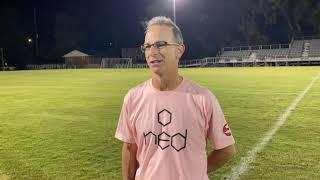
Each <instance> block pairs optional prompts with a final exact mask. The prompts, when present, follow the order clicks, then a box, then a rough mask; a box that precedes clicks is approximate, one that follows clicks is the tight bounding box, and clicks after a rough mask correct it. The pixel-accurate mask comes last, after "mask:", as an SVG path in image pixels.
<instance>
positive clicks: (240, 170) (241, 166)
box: [225, 75, 320, 180]
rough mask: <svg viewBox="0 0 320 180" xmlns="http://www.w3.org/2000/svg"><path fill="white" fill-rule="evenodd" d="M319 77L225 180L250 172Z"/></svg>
mask: <svg viewBox="0 0 320 180" xmlns="http://www.w3.org/2000/svg"><path fill="white" fill-rule="evenodd" d="M319 76H320V75H318V76H317V77H315V78H314V79H313V80H312V81H311V83H310V84H309V85H308V86H307V87H306V88H305V89H304V91H303V92H301V93H300V95H299V96H298V97H297V98H296V99H295V100H294V101H293V102H292V103H291V105H290V106H289V107H288V108H287V109H286V111H285V112H284V113H283V114H282V115H281V116H279V117H278V119H277V120H276V122H275V124H274V125H273V126H272V128H271V129H270V130H269V131H268V132H267V133H266V134H265V135H264V136H263V138H262V139H261V141H260V142H259V143H258V144H257V145H255V146H254V147H253V148H252V149H251V150H250V151H249V152H248V154H247V156H245V157H243V158H241V160H240V162H239V163H238V164H237V165H235V166H234V167H233V168H232V169H231V172H230V173H229V174H228V175H226V176H225V179H230V180H236V179H240V176H241V175H242V174H243V173H244V172H246V171H247V170H248V168H249V165H250V163H252V162H253V161H254V159H255V158H256V155H257V153H258V152H260V151H261V150H262V149H263V148H264V147H265V146H266V145H267V144H268V142H269V141H270V140H271V139H272V136H273V135H274V134H275V133H276V132H277V131H278V129H279V128H280V127H281V126H282V125H283V124H284V122H285V121H286V120H287V118H288V116H289V115H290V114H291V112H292V110H294V109H295V108H296V106H297V105H298V103H299V102H300V101H301V100H302V99H303V97H304V96H305V94H306V93H307V92H308V91H309V90H310V88H311V87H312V86H313V84H314V83H315V82H316V81H317V80H318V79H319Z"/></svg>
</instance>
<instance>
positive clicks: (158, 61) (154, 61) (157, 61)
mask: <svg viewBox="0 0 320 180" xmlns="http://www.w3.org/2000/svg"><path fill="white" fill-rule="evenodd" d="M161 62H162V60H153V61H150V63H151V64H155V63H161Z"/></svg>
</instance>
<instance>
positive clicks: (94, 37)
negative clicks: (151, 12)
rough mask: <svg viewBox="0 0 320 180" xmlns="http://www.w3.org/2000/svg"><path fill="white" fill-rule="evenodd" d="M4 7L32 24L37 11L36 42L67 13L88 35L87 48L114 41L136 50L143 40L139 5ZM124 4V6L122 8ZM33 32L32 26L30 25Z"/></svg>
mask: <svg viewBox="0 0 320 180" xmlns="http://www.w3.org/2000/svg"><path fill="white" fill-rule="evenodd" d="M3 4H5V5H6V6H9V7H14V8H17V9H18V12H19V14H21V15H23V16H24V17H28V18H29V19H30V21H31V22H32V18H33V7H36V8H37V18H38V28H39V30H38V32H39V36H40V37H39V38H41V36H42V38H47V36H49V35H52V33H53V26H54V19H55V15H56V13H58V12H66V13H68V14H70V15H72V16H74V17H76V18H77V19H79V20H80V23H81V25H82V27H83V29H84V30H85V31H86V32H88V34H89V41H90V44H92V45H95V46H99V45H100V46H103V44H105V43H107V42H108V41H112V40H113V41H114V40H115V39H116V38H117V40H118V41H120V44H121V45H122V46H137V45H138V44H140V43H141V39H142V38H143V29H142V27H141V26H140V24H139V20H143V18H144V9H143V8H144V7H143V2H142V1H133V0H125V1H123V0H120V1H116V0H112V1H110V0H92V1H77V0H69V1H47V0H42V1H41V0H33V1H10V2H7V3H6V2H3ZM124 4H125V5H124ZM30 28H31V29H32V28H33V27H32V24H30Z"/></svg>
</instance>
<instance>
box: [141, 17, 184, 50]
mask: <svg viewBox="0 0 320 180" xmlns="http://www.w3.org/2000/svg"><path fill="white" fill-rule="evenodd" d="M153 25H165V26H168V27H170V28H172V32H173V35H174V37H175V39H176V43H178V44H183V37H182V33H181V30H180V28H179V27H178V26H177V25H176V24H175V23H174V22H172V20H171V19H170V18H168V17H165V16H156V17H153V18H152V19H150V20H149V21H148V22H146V28H145V29H146V31H145V33H146V32H147V31H148V29H149V28H150V26H153Z"/></svg>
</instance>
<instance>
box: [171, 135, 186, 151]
mask: <svg viewBox="0 0 320 180" xmlns="http://www.w3.org/2000/svg"><path fill="white" fill-rule="evenodd" d="M187 133H188V131H187V130H186V133H185V135H184V136H183V135H182V134H181V133H176V134H175V135H173V136H172V137H171V147H173V148H174V149H175V150H176V151H177V152H179V151H180V150H182V149H184V148H185V147H186V144H187Z"/></svg>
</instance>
